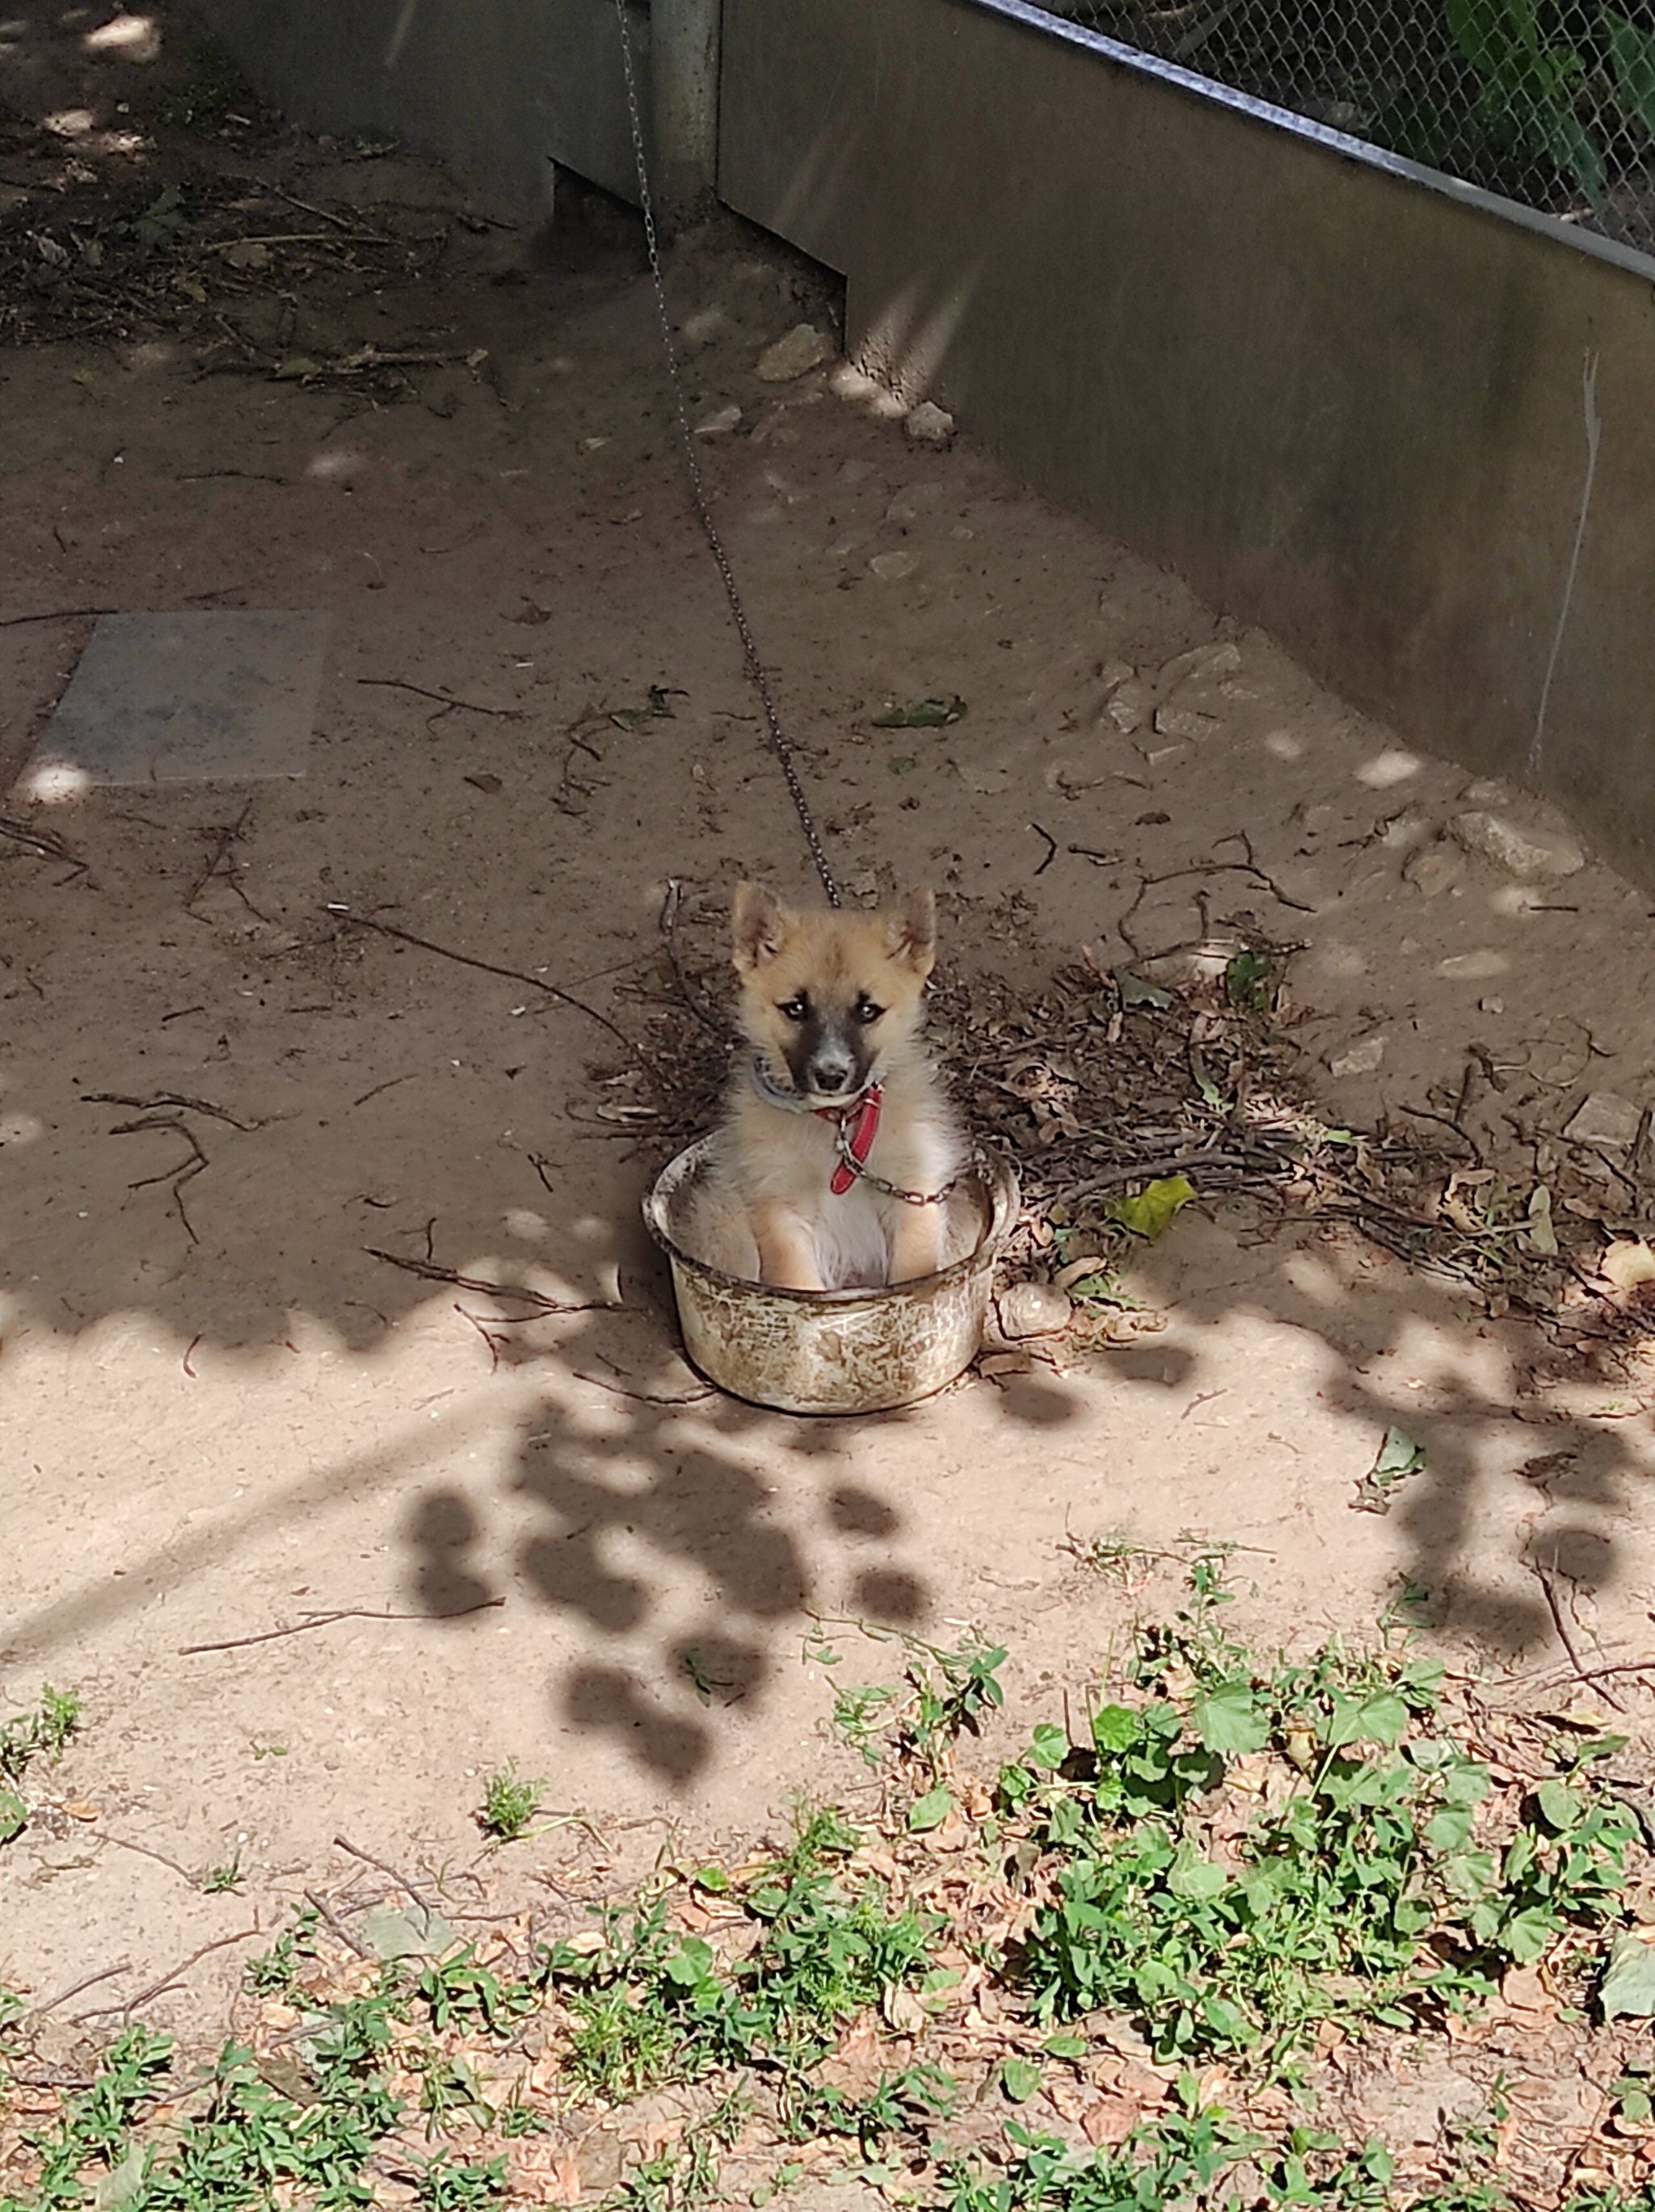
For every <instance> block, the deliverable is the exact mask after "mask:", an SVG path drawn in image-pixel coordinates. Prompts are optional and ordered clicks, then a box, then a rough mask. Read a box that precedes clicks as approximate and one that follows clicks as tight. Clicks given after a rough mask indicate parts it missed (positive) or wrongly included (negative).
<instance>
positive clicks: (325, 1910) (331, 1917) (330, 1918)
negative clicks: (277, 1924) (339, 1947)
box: [305, 1889, 370, 1959]
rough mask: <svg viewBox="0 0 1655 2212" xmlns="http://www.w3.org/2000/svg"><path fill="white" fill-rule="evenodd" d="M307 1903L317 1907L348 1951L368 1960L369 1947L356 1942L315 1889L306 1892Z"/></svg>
mask: <svg viewBox="0 0 1655 2212" xmlns="http://www.w3.org/2000/svg"><path fill="white" fill-rule="evenodd" d="M305 1902H306V1905H314V1906H315V1908H316V1910H317V1911H318V1912H319V1913H320V1914H321V1916H322V1917H323V1919H324V1920H325V1921H326V1922H327V1923H328V1926H329V1927H330V1928H331V1929H332V1930H333V1932H334V1934H335V1935H336V1936H337V1937H338V1938H339V1941H340V1942H342V1943H343V1945H344V1946H345V1948H347V1949H348V1950H351V1951H355V1954H356V1955H357V1957H358V1958H359V1959H366V1958H367V1957H368V1956H369V1955H370V1954H369V1952H368V1948H367V1945H366V1944H365V1943H359V1942H357V1941H356V1938H355V1936H353V1935H352V1934H351V1932H350V1930H349V1928H347V1927H346V1925H345V1923H344V1922H343V1920H341V1919H340V1918H339V1917H338V1915H337V1914H336V1913H335V1912H334V1911H332V1910H331V1908H330V1906H329V1905H328V1904H327V1903H326V1901H325V1900H324V1899H322V1898H319V1897H318V1895H317V1893H316V1892H315V1891H314V1890H313V1889H307V1890H306V1892H305Z"/></svg>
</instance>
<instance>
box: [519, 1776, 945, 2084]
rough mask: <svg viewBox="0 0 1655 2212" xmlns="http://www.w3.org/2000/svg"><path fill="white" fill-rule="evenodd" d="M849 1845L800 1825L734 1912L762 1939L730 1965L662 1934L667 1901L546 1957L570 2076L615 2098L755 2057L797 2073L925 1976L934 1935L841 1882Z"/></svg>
mask: <svg viewBox="0 0 1655 2212" xmlns="http://www.w3.org/2000/svg"><path fill="white" fill-rule="evenodd" d="M858 1840H859V1839H858V1836H857V1835H856V1832H855V1831H853V1830H852V1829H850V1828H848V1827H847V1826H846V1824H845V1822H844V1820H842V1818H841V1817H840V1815H839V1814H837V1813H834V1812H832V1811H828V1810H821V1809H819V1810H817V1811H815V1812H812V1813H809V1814H805V1815H803V1817H802V1819H801V1822H800V1826H799V1832H798V1835H797V1839H796V1840H795V1842H794V1844H793V1846H792V1848H791V1850H790V1851H788V1852H787V1853H786V1854H785V1856H784V1857H781V1858H779V1859H778V1860H776V1861H775V1862H774V1863H773V1865H772V1867H771V1868H770V1869H767V1871H766V1872H765V1873H764V1874H762V1875H760V1876H759V1877H758V1879H757V1880H756V1881H755V1882H754V1883H753V1884H752V1886H751V1887H749V1889H748V1891H747V1892H746V1893H745V1896H744V1897H743V1900H742V1901H743V1906H744V1908H745V1911H746V1914H747V1917H748V1921H749V1928H751V1927H754V1926H755V1927H756V1928H757V1929H758V1930H759V1933H758V1936H757V1940H756V1941H755V1942H751V1946H750V1948H748V1949H747V1950H746V1952H745V1954H744V1955H743V1957H741V1958H740V1959H738V1960H736V1961H734V1962H733V1963H731V1964H725V1963H724V1961H723V1960H721V1959H720V1958H719V1956H718V1954H717V1953H716V1952H715V1950H714V1949H713V1947H712V1944H710V1943H709V1942H706V1940H705V1939H704V1938H703V1937H701V1936H692V1935H682V1936H681V1935H678V1934H676V1933H675V1932H674V1931H673V1930H671V1929H669V1927H668V1925H667V1918H666V1911H667V1908H666V1899H664V1897H657V1898H655V1899H652V1900H648V1901H645V1902H641V1903H640V1904H639V1905H635V1906H634V1907H632V1908H631V1909H630V1910H629V1911H611V1912H610V1913H609V1915H608V1916H607V1917H606V1918H605V1920H604V1923H603V1933H602V1939H601V1942H598V1943H597V1944H596V1945H592V1944H586V1945H584V1946H583V1945H581V1944H579V1943H564V1944H559V1945H558V1946H556V1947H555V1948H554V1949H553V1950H552V1951H551V1952H550V1953H549V1954H548V1958H547V1972H548V1975H549V1978H550V1979H551V1981H552V1982H553V1983H554V1984H555V1985H556V1987H557V1989H558V1993H559V1995H560V1996H561V1998H562V2001H563V2002H564V2003H565V2005H566V2006H567V2008H568V2009H569V2011H570V2012H571V2013H572V2014H573V2017H574V2021H575V2027H574V2031H573V2037H572V2040H571V2052H570V2057H571V2064H572V2068H573V2071H574V2072H575V2074H576V2075H577V2076H578V2077H579V2078H580V2079H581V2080H582V2081H585V2082H586V2083H587V2084H588V2085H589V2086H590V2087H592V2088H594V2089H597V2090H598V2091H600V2092H601V2093H603V2095H604V2096H606V2097H609V2098H610V2099H611V2100H617V2099H619V2098H621V2097H625V2096H632V2095H636V2094H639V2093H641V2092H643V2091H645V2090H647V2089H650V2088H654V2087H659V2086H660V2085H661V2084H663V2083H664V2082H667V2081H694V2080H696V2079H698V2078H700V2076H701V2075H705V2074H706V2073H707V2072H709V2071H710V2070H712V2069H713V2068H715V2067H720V2066H725V2067H729V2066H743V2065H747V2064H751V2063H756V2062H757V2061H759V2060H760V2059H762V2060H763V2061H764V2062H765V2063H767V2064H769V2065H771V2066H779V2067H780V2068H781V2069H783V2071H784V2073H785V2074H786V2075H789V2076H790V2077H792V2076H799V2075H802V2074H803V2072H804V2070H805V2069H808V2068H809V2066H811V2065H813V2064H814V2063H816V2062H817V2061H819V2060H820V2059H821V2057H824V2056H825V2055H826V2053H827V2051H828V2050H829V2049H830V2048H831V2047H832V2045H833V2043H834V2039H835V2038H836V2037H837V2035H838V2033H839V2032H840V2029H841V2028H842V2027H844V2026H845V2025H846V2023H847V2022H848V2021H851V2020H852V2019H853V2018H854V2017H855V2015H857V2014H858V2013H859V2012H861V2011H862V2010H864V2008H867V2007H868V2006H870V2005H876V2004H877V2003H878V2002H880V2000H881V1999H882V1997H883V1996H885V1995H886V1994H887V1993H888V1991H889V1990H894V1989H895V1988H897V1987H899V1986H900V1984H902V1983H903V1982H904V1981H906V1979H907V1978H909V1977H911V1976H912V1975H913V1974H914V1973H916V1972H918V1970H919V1969H920V1968H921V1967H922V1966H924V1961H925V1957H926V1953H927V1948H928V1946H929V1943H930V1940H931V1931H932V1928H933V1925H934V1924H935V1923H932V1922H931V1921H930V1920H929V1919H927V1918H925V1917H923V1916H921V1915H920V1914H918V1913H916V1912H914V1911H901V1912H895V1913H893V1912H892V1911H889V1910H888V1906H887V1905H886V1904H885V1901H884V1897H883V1892H882V1888H881V1887H879V1886H877V1885H876V1884H874V1883H873V1882H871V1881H864V1882H862V1883H858V1884H852V1883H847V1882H846V1881H845V1880H844V1878H843V1875H842V1874H841V1872H840V1865H839V1863H840V1862H841V1861H842V1860H843V1859H844V1857H846V1854H847V1853H848V1852H849V1851H850V1850H852V1849H854V1847H855V1845H856V1844H857V1843H858Z"/></svg>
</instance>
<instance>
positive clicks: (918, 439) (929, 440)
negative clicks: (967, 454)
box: [902, 399, 954, 452]
mask: <svg viewBox="0 0 1655 2212" xmlns="http://www.w3.org/2000/svg"><path fill="white" fill-rule="evenodd" d="M902 435H903V436H904V437H905V438H909V439H912V441H913V443H914V444H915V445H916V446H934V447H937V450H938V451H939V452H940V451H941V450H942V449H943V447H946V446H951V445H952V444H953V443H954V417H953V416H952V415H950V414H949V411H948V410H947V408H946V407H939V406H937V404H936V403H935V401H933V400H930V399H922V400H921V401H920V403H919V404H918V407H911V408H910V409H909V410H908V412H907V413H906V415H905V416H903V418H902Z"/></svg>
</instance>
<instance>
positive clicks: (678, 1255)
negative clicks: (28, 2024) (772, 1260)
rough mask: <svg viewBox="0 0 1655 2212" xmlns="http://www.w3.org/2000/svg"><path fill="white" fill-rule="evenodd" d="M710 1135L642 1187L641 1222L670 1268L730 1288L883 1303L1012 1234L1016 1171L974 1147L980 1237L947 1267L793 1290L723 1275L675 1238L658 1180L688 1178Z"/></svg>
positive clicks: (956, 1272) (829, 1302)
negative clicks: (984, 1222)
mask: <svg viewBox="0 0 1655 2212" xmlns="http://www.w3.org/2000/svg"><path fill="white" fill-rule="evenodd" d="M711 1147H712V1136H711V1135H707V1136H705V1137H697V1138H695V1139H694V1140H693V1141H692V1142H691V1143H689V1144H688V1145H686V1146H684V1148H683V1150H682V1152H675V1153H674V1155H673V1157H672V1158H670V1160H669V1161H668V1162H667V1164H666V1165H665V1166H664V1168H663V1169H662V1170H661V1171H660V1173H659V1174H658V1176H656V1177H655V1179H654V1181H653V1182H652V1183H651V1184H650V1187H649V1189H648V1190H647V1191H646V1194H645V1196H644V1201H643V1206H642V1209H641V1210H642V1212H643V1216H644V1226H645V1228H646V1229H647V1230H648V1231H649V1233H650V1236H651V1237H652V1238H653V1239H654V1241H655V1243H657V1244H658V1245H659V1246H660V1248H661V1249H662V1250H663V1251H664V1253H665V1254H666V1255H667V1257H668V1258H669V1259H670V1261H672V1263H673V1265H674V1266H675V1267H687V1268H688V1270H689V1271H690V1273H692V1274H695V1275H700V1276H702V1277H704V1278H705V1279H706V1280H707V1281H708V1282H710V1283H717V1284H718V1285H721V1286H722V1287H723V1288H725V1289H729V1290H737V1291H747V1292H749V1294H750V1293H752V1292H755V1291H756V1292H758V1293H759V1294H760V1295H761V1296H762V1297H767V1298H782V1299H785V1300H786V1301H788V1302H790V1303H791V1304H796V1305H799V1306H804V1307H809V1308H811V1309H814V1310H815V1311H817V1312H821V1310H823V1309H824V1308H827V1307H836V1308H839V1309H841V1310H842V1309H843V1308H845V1307H846V1306H858V1305H865V1306H874V1305H883V1304H888V1302H889V1301H890V1300H892V1299H893V1298H897V1297H912V1295H913V1293H914V1292H915V1291H923V1290H929V1289H930V1288H931V1286H932V1285H934V1284H937V1283H946V1282H949V1281H952V1280H953V1279H955V1277H964V1276H965V1275H966V1274H967V1273H970V1272H971V1271H972V1270H973V1268H977V1267H982V1266H984V1265H987V1266H989V1267H992V1265H993V1264H994V1261H996V1260H997V1258H998V1257H999V1255H1000V1250H1001V1248H1002V1247H1003V1244H1004V1243H1005V1241H1006V1239H1007V1237H1009V1235H1010V1234H1011V1231H1012V1228H1013V1226H1014V1225H1015V1222H1016V1218H1017V1209H1018V1206H1019V1205H1020V1203H1021V1195H1022V1194H1021V1187H1020V1185H1019V1183H1018V1181H1017V1170H1015V1168H1014V1167H1013V1166H1012V1164H1011V1163H1010V1161H1009V1160H1006V1159H1002V1158H1001V1157H1000V1156H999V1154H998V1153H997V1152H984V1151H982V1150H980V1149H979V1150H974V1151H973V1153H972V1156H971V1161H970V1164H969V1166H968V1168H967V1173H968V1174H972V1173H974V1174H975V1175H976V1176H977V1178H978V1180H979V1182H980V1183H981V1185H982V1187H983V1188H984V1190H985V1194H987V1197H988V1200H989V1218H988V1226H987V1227H986V1228H985V1230H984V1231H983V1234H982V1237H981V1238H980V1240H979V1242H978V1243H976V1244H975V1245H973V1248H972V1249H971V1250H970V1251H969V1252H967V1254H966V1255H964V1257H963V1258H961V1259H959V1260H951V1261H949V1264H948V1266H947V1267H939V1268H937V1271H936V1272H935V1273H933V1274H930V1275H914V1276H912V1277H911V1278H910V1279H908V1280H907V1281H906V1282H905V1283H881V1284H877V1285H875V1286H873V1287H872V1288H870V1289H864V1290H844V1291H796V1290H792V1289H790V1288H789V1287H788V1286H787V1285H785V1284H781V1283H758V1282H755V1281H753V1279H751V1278H750V1277H749V1276H747V1275H731V1274H727V1273H725V1272H724V1269H723V1268H722V1267H713V1266H712V1263H711V1261H706V1260H700V1259H697V1258H696V1256H695V1255H694V1253H693V1252H686V1251H685V1250H684V1249H683V1247H682V1245H681V1244H678V1243H675V1242H674V1240H673V1238H672V1237H671V1236H670V1233H669V1231H668V1230H667V1226H666V1222H665V1218H664V1214H665V1207H664V1203H663V1200H662V1195H661V1189H662V1185H663V1184H664V1183H665V1182H668V1181H669V1179H670V1180H671V1181H673V1182H675V1183H677V1182H684V1181H685V1180H687V1179H688V1176H689V1175H690V1174H691V1172H692V1171H693V1169H694V1164H695V1163H696V1162H697V1161H698V1160H700V1159H702V1158H706V1154H707V1152H708V1151H709V1150H710V1149H711Z"/></svg>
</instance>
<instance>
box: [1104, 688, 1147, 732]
mask: <svg viewBox="0 0 1655 2212" xmlns="http://www.w3.org/2000/svg"><path fill="white" fill-rule="evenodd" d="M1154 698H1155V694H1154V693H1153V692H1152V691H1151V690H1150V689H1149V685H1148V684H1144V683H1142V682H1140V680H1139V679H1138V678H1137V677H1136V676H1125V677H1123V678H1121V680H1120V682H1119V683H1118V684H1116V686H1115V688H1114V690H1112V692H1111V693H1110V694H1109V696H1108V698H1107V700H1106V702H1105V703H1104V708H1103V712H1102V713H1101V714H1100V715H1099V717H1098V720H1099V721H1100V722H1107V723H1110V724H1112V726H1113V727H1114V728H1116V729H1118V731H1119V732H1120V733H1121V735H1122V737H1124V738H1130V737H1131V735H1132V732H1134V731H1135V730H1141V729H1142V728H1143V725H1144V722H1145V720H1147V718H1148V716H1149V710H1150V707H1151V704H1152V702H1153V701H1154Z"/></svg>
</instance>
